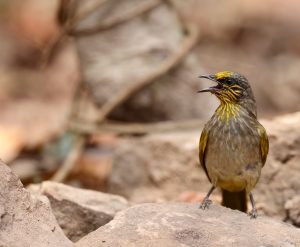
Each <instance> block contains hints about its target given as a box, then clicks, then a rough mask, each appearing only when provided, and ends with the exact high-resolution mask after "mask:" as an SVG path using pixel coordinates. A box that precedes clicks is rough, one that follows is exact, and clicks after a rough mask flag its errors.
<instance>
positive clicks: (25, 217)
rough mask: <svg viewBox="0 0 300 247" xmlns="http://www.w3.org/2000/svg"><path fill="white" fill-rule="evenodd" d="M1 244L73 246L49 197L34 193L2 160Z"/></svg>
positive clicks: (0, 199) (41, 246)
mask: <svg viewBox="0 0 300 247" xmlns="http://www.w3.org/2000/svg"><path fill="white" fill-rule="evenodd" d="M0 246H7V247H8V246H9V247H25V246H26V247H27V246H30V247H44V246H45V247H46V246H47V247H48V246H53V247H57V246H61V247H65V246H66V247H67V246H73V244H72V242H71V241H70V240H68V239H67V237H66V236H65V235H64V233H63V231H62V230H61V228H60V227H59V225H58V224H57V222H56V220H55V217H54V215H53V214H52V212H51V209H50V205H49V201H48V200H47V198H46V197H38V198H37V197H35V196H32V195H31V194H30V193H29V192H28V191H27V190H25V189H24V187H23V185H22V183H21V182H20V180H19V179H18V177H17V176H16V175H15V174H14V173H12V172H11V170H10V169H9V168H8V167H7V166H6V165H5V164H4V163H2V162H0Z"/></svg>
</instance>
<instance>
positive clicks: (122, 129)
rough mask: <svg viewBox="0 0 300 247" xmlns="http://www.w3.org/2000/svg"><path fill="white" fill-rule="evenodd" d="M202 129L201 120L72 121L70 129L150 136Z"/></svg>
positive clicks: (83, 132) (81, 131) (84, 131)
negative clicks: (143, 122)
mask: <svg viewBox="0 0 300 247" xmlns="http://www.w3.org/2000/svg"><path fill="white" fill-rule="evenodd" d="M202 127H203V121H202V120H187V121H181V122H173V121H165V122H159V123H150V124H141V123H130V124H124V123H116V122H105V123H101V124H92V123H87V122H79V121H74V122H72V123H71V125H70V128H71V129H72V130H73V131H74V132H77V133H82V134H93V133H103V132H105V133H107V132H111V133H115V134H126V135H134V134H150V133H158V132H168V131H178V130H191V129H199V130H200V129H201V128H202Z"/></svg>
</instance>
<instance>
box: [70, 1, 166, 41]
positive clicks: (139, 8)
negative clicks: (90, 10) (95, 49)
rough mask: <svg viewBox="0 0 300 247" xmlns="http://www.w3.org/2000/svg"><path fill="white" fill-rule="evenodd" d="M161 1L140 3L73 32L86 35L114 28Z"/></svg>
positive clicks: (75, 34)
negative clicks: (113, 16)
mask: <svg viewBox="0 0 300 247" xmlns="http://www.w3.org/2000/svg"><path fill="white" fill-rule="evenodd" d="M160 3H161V1H160V0H151V1H147V2H144V3H143V4H140V5H139V6H137V7H135V8H133V9H132V10H130V11H128V12H127V13H123V14H122V15H120V16H117V17H115V18H114V19H110V20H107V21H105V20H104V21H102V22H101V23H99V25H96V26H93V27H88V28H83V29H79V30H73V32H72V33H71V34H72V35H73V36H84V35H91V34H95V33H98V32H100V31H103V30H107V29H110V28H113V27H114V26H116V25H119V24H121V23H123V22H126V21H129V20H131V19H133V18H134V17H136V16H138V15H141V14H144V13H146V12H148V11H150V10H152V9H153V8H155V7H157V6H159V4H160Z"/></svg>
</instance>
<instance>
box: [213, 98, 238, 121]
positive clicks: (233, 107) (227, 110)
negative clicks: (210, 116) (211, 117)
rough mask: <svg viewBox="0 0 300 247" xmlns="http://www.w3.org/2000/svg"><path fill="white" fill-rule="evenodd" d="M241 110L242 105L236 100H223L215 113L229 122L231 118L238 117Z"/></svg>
mask: <svg viewBox="0 0 300 247" xmlns="http://www.w3.org/2000/svg"><path fill="white" fill-rule="evenodd" d="M240 111H241V106H240V105H239V104H238V103H236V102H227V101H221V104H220V105H219V107H218V108H217V110H216V112H215V114H216V115H217V116H218V118H219V120H221V121H224V122H228V121H229V120H230V119H231V118H236V117H237V116H238V115H239V113H240Z"/></svg>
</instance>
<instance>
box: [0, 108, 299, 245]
mask: <svg viewBox="0 0 300 247" xmlns="http://www.w3.org/2000/svg"><path fill="white" fill-rule="evenodd" d="M262 122H263V124H264V126H265V127H266V129H267V131H268V133H269V137H270V144H271V145H270V155H269V158H268V162H267V164H266V165H265V167H264V169H263V173H262V177H261V180H260V182H259V184H258V186H257V188H255V190H254V194H255V198H256V201H257V204H258V206H259V215H260V216H259V218H258V219H256V220H250V219H249V217H248V216H247V215H245V214H242V213H240V212H237V211H232V210H230V209H225V208H223V207H220V206H218V205H217V204H218V202H217V201H218V196H216V197H215V198H216V200H215V198H213V200H214V204H213V206H212V207H211V208H210V210H208V211H201V210H199V209H198V206H197V204H195V203H187V202H182V203H178V202H177V203H175V202H163V203H159V201H170V200H171V201H172V200H173V201H174V200H180V199H182V198H181V197H180V194H181V193H184V192H185V191H188V190H195V191H197V192H199V193H203V194H205V193H206V190H207V188H208V187H209V184H208V182H207V179H206V178H205V176H204V173H203V172H202V171H201V169H199V168H198V167H197V164H198V161H197V139H198V136H199V132H200V129H201V128H199V132H195V131H189V132H180V133H166V134H155V135H154V134H153V135H149V136H146V137H139V138H135V139H131V138H124V139H123V140H122V142H121V143H120V144H119V146H118V147H116V152H115V159H114V163H113V166H114V167H113V169H112V171H113V173H112V175H111V179H110V181H109V187H110V192H111V193H119V194H121V195H123V196H124V197H126V198H127V199H128V201H127V200H126V199H125V198H124V197H122V196H117V195H113V194H106V193H101V192H96V191H91V190H84V189H78V188H74V187H71V186H67V185H63V184H59V183H54V182H43V183H42V184H39V185H31V186H29V187H28V190H27V189H25V188H24V187H23V185H22V183H21V182H20V180H19V179H18V177H17V176H16V175H15V174H14V173H13V172H12V171H11V170H10V169H9V168H8V167H7V166H6V165H5V164H4V163H1V164H0V191H1V197H0V205H1V206H0V216H1V217H0V220H1V227H0V246H9V247H14V246H17V247H18V246H33V247H34V246H39V247H41V246H62V247H63V246H74V243H75V242H76V244H75V246H289V247H290V246H299V245H300V237H299V236H300V230H299V229H297V228H296V227H294V226H292V225H295V226H299V224H300V223H299V222H300V221H299V215H300V207H299V202H300V200H299V195H297V191H299V189H300V182H299V172H300V171H299V165H298V164H299V158H300V154H299V135H300V132H299V126H300V113H295V114H290V115H285V116H281V117H278V118H275V119H273V120H272V121H270V120H263V121H262ZM186 199H187V198H185V200H186ZM151 201H156V203H146V204H145V202H151ZM263 214H265V215H266V216H263ZM270 216H271V217H270ZM272 218H273V219H272ZM282 220H285V221H287V222H289V223H291V224H287V223H283V222H282Z"/></svg>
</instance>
